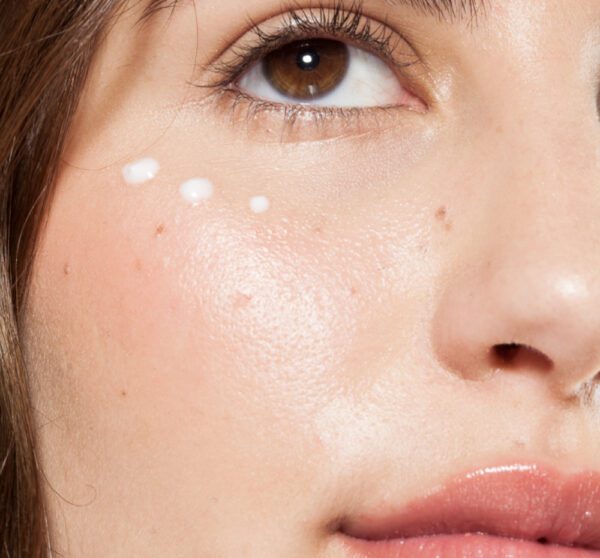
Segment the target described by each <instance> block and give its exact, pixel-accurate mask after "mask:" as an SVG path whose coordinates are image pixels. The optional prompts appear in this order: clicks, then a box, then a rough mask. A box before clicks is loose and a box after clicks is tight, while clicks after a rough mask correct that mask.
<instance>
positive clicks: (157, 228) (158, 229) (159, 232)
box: [155, 224, 165, 236]
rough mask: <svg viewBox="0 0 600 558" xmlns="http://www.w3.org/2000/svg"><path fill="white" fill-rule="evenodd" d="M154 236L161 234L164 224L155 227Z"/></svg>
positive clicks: (163, 231)
mask: <svg viewBox="0 0 600 558" xmlns="http://www.w3.org/2000/svg"><path fill="white" fill-rule="evenodd" d="M155 233H156V236H162V235H163V234H164V233H165V226H164V225H162V224H160V225H158V227H156V231H155Z"/></svg>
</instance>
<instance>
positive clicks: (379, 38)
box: [209, 0, 415, 89]
mask: <svg viewBox="0 0 600 558" xmlns="http://www.w3.org/2000/svg"><path fill="white" fill-rule="evenodd" d="M251 25H252V28H251V33H252V34H253V35H254V36H255V37H256V40H255V41H254V44H251V45H242V46H239V47H237V49H235V50H234V59H233V60H231V61H227V62H220V63H216V64H213V65H211V66H210V67H209V70H210V71H213V72H214V73H216V74H218V75H220V76H221V79H220V80H219V81H218V82H217V83H213V84H212V85H211V86H210V87H214V88H221V89H223V88H227V87H230V86H231V85H232V84H233V83H235V81H236V80H237V79H238V78H239V77H240V76H241V75H242V74H243V73H244V72H245V71H246V70H247V69H249V68H250V67H251V66H252V65H253V64H255V63H257V62H258V61H260V60H261V59H262V58H263V57H264V56H266V55H267V54H269V53H271V52H273V51H275V50H277V49H278V48H281V47H283V46H285V45H287V44H289V43H291V42H293V41H295V40H301V39H310V38H315V37H317V36H320V35H322V34H326V35H329V36H331V37H332V38H340V39H346V40H350V41H352V42H355V43H359V44H363V45H367V46H368V47H369V48H370V49H371V50H372V51H374V52H377V53H379V54H381V55H382V56H384V57H385V58H386V59H387V60H389V61H391V62H392V63H393V64H394V65H395V66H396V67H403V68H405V67H407V66H410V65H411V64H413V63H414V62H415V61H414V60H408V61H403V62H401V61H399V60H397V59H396V58H395V57H394V56H393V53H394V50H395V46H396V45H395V39H396V38H397V39H398V40H400V38H399V37H397V36H396V34H395V32H394V31H393V30H392V29H391V28H389V27H388V26H387V25H385V24H383V23H377V22H374V21H373V20H372V19H369V18H367V17H365V16H364V12H363V8H362V2H361V1H359V0H355V1H354V3H353V4H352V5H351V6H350V7H349V8H348V7H346V6H344V3H343V1H342V0H338V2H337V3H336V4H335V5H334V6H333V7H327V6H325V5H323V4H322V5H320V6H317V7H315V8H295V9H292V10H290V11H289V12H287V13H286V14H285V15H284V16H283V23H282V25H281V26H280V28H279V29H278V30H276V31H271V32H267V31H265V30H264V29H263V28H262V27H261V25H258V24H256V23H254V22H251Z"/></svg>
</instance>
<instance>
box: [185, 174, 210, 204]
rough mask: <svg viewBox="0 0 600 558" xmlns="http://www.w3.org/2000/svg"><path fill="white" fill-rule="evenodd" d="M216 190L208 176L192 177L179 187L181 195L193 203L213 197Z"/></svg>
mask: <svg viewBox="0 0 600 558" xmlns="http://www.w3.org/2000/svg"><path fill="white" fill-rule="evenodd" d="M214 190H215V188H214V186H213V184H212V182H211V181H210V180H207V179H206V178H192V179H190V180H187V181H186V182H184V183H183V184H182V185H181V186H180V187H179V193H180V194H181V197H182V198H183V199H184V200H185V201H186V202H188V203H190V204H192V205H198V204H199V203H200V202H202V201H204V200H207V199H209V198H211V197H212V195H213V193H214Z"/></svg>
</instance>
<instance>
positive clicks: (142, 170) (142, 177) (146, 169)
mask: <svg viewBox="0 0 600 558" xmlns="http://www.w3.org/2000/svg"><path fill="white" fill-rule="evenodd" d="M159 170H160V165H159V164H158V161H157V160H156V159H151V158H150V157H148V158H146V159H140V160H139V161H135V162H133V163H129V164H128V165H125V166H124V167H123V178H124V179H125V182H128V183H129V184H144V183H145V182H148V181H150V180H153V179H154V178H156V176H157V175H158V171H159Z"/></svg>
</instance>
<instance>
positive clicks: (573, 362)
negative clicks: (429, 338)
mask: <svg viewBox="0 0 600 558" xmlns="http://www.w3.org/2000/svg"><path fill="white" fill-rule="evenodd" d="M551 107H552V103H551V102H546V103H541V104H538V105H537V107H536V108H535V111H531V110H529V111H527V110H524V109H525V108H526V105H523V106H522V107H521V109H520V110H519V109H518V108H517V107H514V106H513V111H512V113H511V114H512V116H510V117H505V119H504V122H502V125H501V128H502V129H503V130H504V131H503V133H502V134H497V135H498V136H499V137H496V139H495V142H494V143H493V147H492V148H491V149H490V151H489V153H488V155H487V156H488V164H487V165H486V176H482V177H481V183H482V184H485V188H486V195H485V196H484V197H483V198H482V199H485V200H486V201H485V202H482V203H481V206H480V207H478V208H477V211H480V212H481V214H480V216H479V217H480V218H479V219H478V220H477V223H478V225H476V226H477V227H478V230H477V231H473V234H472V235H471V236H470V237H469V240H468V241H467V242H468V244H469V247H468V248H465V249H464V252H463V254H461V258H460V260H459V261H457V262H456V263H455V266H456V267H455V268H454V269H453V270H452V273H450V274H449V275H448V277H449V278H450V279H449V280H448V281H446V282H445V283H444V288H443V291H442V293H441V296H440V301H439V305H438V308H437V312H436V315H435V320H434V321H435V323H434V329H433V331H434V333H433V335H434V345H435V347H436V349H437V352H438V357H439V359H440V360H441V362H442V363H443V364H444V365H445V366H446V367H447V368H448V369H450V370H452V371H454V372H457V373H459V374H461V375H464V376H466V377H470V378H477V377H480V376H481V377H485V376H486V374H487V372H489V371H490V370H492V369H496V368H497V367H498V361H497V360H494V359H493V355H494V354H495V353H494V349H495V348H498V347H501V346H518V347H521V348H522V349H523V350H526V351H529V352H531V353H535V354H538V355H540V354H541V355H542V356H543V359H544V362H545V363H549V364H550V372H548V370H547V369H546V367H545V366H543V367H540V370H538V372H539V373H540V374H543V375H544V377H545V378H546V381H547V382H548V383H549V385H551V386H552V387H553V388H554V390H555V391H556V392H557V393H560V394H562V395H563V396H569V397H570V396H572V395H573V394H574V393H575V392H577V391H578V390H579V389H580V388H581V386H582V385H584V384H586V383H588V382H589V381H590V380H592V379H593V378H595V377H596V375H597V374H598V372H599V371H600V226H599V223H600V180H599V177H600V171H599V165H598V147H597V145H596V132H595V130H593V129H592V128H591V126H589V119H590V116H589V115H588V116H587V121H586V122H581V121H580V120H578V119H575V118H574V116H573V112H574V109H571V112H570V113H569V112H568V111H567V112H565V113H563V114H560V115H556V114H550V113H549V112H547V111H548V109H549V108H551ZM577 110H579V109H577ZM520 111H522V112H520ZM519 112H520V116H519ZM497 118H499V116H498V117H497ZM569 122H570V125H567V123H569ZM505 354H506V353H505ZM521 362H522V363H523V362H527V363H528V365H527V366H529V365H531V363H532V362H535V360H531V359H530V360H528V361H521ZM537 362H538V363H539V362H541V361H540V360H538V361H537ZM513 364H514V363H513ZM519 366H520V365H519ZM523 366H524V365H523ZM501 367H502V366H501ZM513 368H514V366H513V367H511V369H513ZM542 368H543V370H542ZM529 371H530V370H529Z"/></svg>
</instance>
